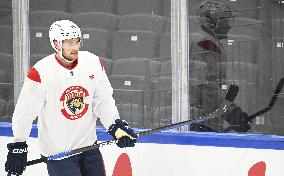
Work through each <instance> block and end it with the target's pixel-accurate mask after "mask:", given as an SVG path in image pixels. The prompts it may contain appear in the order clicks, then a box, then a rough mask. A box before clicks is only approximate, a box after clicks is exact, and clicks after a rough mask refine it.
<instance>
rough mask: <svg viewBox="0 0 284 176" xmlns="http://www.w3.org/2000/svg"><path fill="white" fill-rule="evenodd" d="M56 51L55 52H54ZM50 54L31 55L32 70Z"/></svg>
mask: <svg viewBox="0 0 284 176" xmlns="http://www.w3.org/2000/svg"><path fill="white" fill-rule="evenodd" d="M54 51H55V50H54ZM48 55H49V54H31V57H30V68H31V67H33V66H34V65H35V64H36V63H37V62H38V61H40V60H41V59H43V58H45V57H46V56H48Z"/></svg>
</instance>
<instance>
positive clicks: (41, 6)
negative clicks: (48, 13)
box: [29, 0, 70, 12]
mask: <svg viewBox="0 0 284 176" xmlns="http://www.w3.org/2000/svg"><path fill="white" fill-rule="evenodd" d="M69 4H70V2H69V0H59V1H58V0H29V5H30V11H37V10H58V11H65V12H67V11H69V6H70V5H69Z"/></svg>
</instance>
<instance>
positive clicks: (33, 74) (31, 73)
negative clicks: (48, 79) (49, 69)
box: [27, 67, 41, 83]
mask: <svg viewBox="0 0 284 176" xmlns="http://www.w3.org/2000/svg"><path fill="white" fill-rule="evenodd" d="M27 76H28V78H30V79H31V80H33V81H35V82H39V83H41V79H40V75H39V73H38V71H37V70H36V69H35V68H34V67H32V68H31V69H30V71H29V72H28V75H27Z"/></svg>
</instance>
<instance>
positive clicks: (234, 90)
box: [27, 84, 239, 166]
mask: <svg viewBox="0 0 284 176" xmlns="http://www.w3.org/2000/svg"><path fill="white" fill-rule="evenodd" d="M238 91H239V87H238V86H235V85H233V84H231V85H230V87H229V89H228V92H227V94H226V97H225V100H224V102H223V103H222V104H221V106H220V107H219V108H218V109H217V110H216V111H214V112H213V113H211V114H209V115H207V116H201V117H197V118H194V119H190V120H186V121H182V122H178V123H175V124H171V125H166V126H163V127H159V128H155V129H150V130H147V131H143V132H140V133H138V136H139V137H142V136H147V135H150V134H153V133H156V132H159V131H164V130H167V129H171V128H175V127H179V126H183V125H186V124H190V123H197V122H201V121H207V120H210V119H214V118H216V117H220V116H221V115H222V114H224V113H225V112H226V111H227V110H228V108H229V107H230V105H231V104H232V103H233V101H234V100H235V98H236V96H237V94H238ZM115 143H116V140H111V141H105V142H101V143H98V144H95V145H92V146H87V147H83V148H79V149H75V150H70V151H66V152H62V153H58V154H55V155H52V156H49V157H42V158H40V159H36V160H32V161H28V163H27V166H30V165H34V164H38V163H41V162H45V161H48V160H55V159H60V158H61V159H62V158H65V157H68V156H72V155H77V154H79V153H81V152H85V151H88V150H92V149H97V148H99V147H102V146H105V145H109V144H115Z"/></svg>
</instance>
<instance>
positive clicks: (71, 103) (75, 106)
mask: <svg viewBox="0 0 284 176" xmlns="http://www.w3.org/2000/svg"><path fill="white" fill-rule="evenodd" d="M88 96H89V93H88V91H87V90H86V89H84V88H83V87H81V86H71V87H69V88H67V89H66V90H65V91H64V92H63V94H62V96H61V97H60V101H61V102H62V109H61V112H62V114H63V115H64V116H65V117H66V118H67V119H70V120H76V119H79V118H81V117H82V116H83V115H84V114H85V113H86V112H87V110H88V107H89V104H87V103H86V99H87V97H88Z"/></svg>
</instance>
